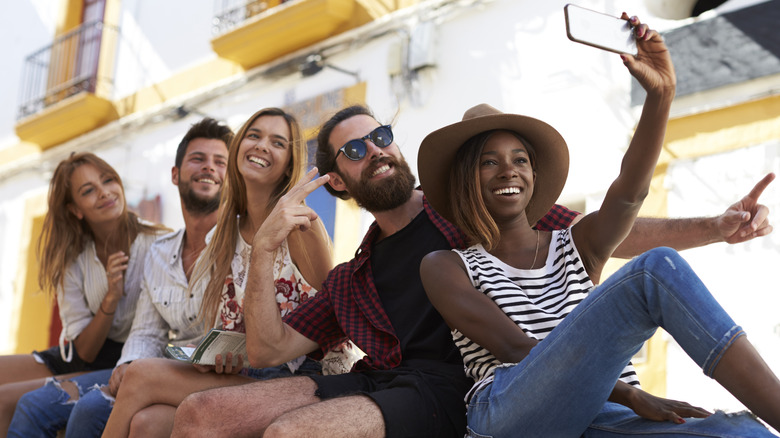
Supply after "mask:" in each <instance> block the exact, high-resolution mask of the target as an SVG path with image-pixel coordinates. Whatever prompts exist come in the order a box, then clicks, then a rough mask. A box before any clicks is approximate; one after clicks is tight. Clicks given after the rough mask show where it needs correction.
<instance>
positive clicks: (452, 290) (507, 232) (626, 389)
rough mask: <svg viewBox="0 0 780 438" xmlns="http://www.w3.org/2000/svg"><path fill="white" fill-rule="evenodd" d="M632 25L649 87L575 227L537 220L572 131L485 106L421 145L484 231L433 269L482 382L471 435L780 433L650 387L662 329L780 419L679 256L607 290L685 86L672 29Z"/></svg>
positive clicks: (657, 259)
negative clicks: (654, 343)
mask: <svg viewBox="0 0 780 438" xmlns="http://www.w3.org/2000/svg"><path fill="white" fill-rule="evenodd" d="M631 21H632V24H633V25H635V26H636V36H637V40H638V44H637V45H638V47H639V54H638V55H637V56H636V57H632V56H628V55H623V61H624V64H625V65H626V67H627V68H628V70H629V72H630V73H631V74H632V75H633V76H634V77H635V78H636V79H637V80H638V81H639V83H640V84H641V85H642V86H643V88H644V89H645V90H646V91H647V99H646V101H645V104H644V110H643V112H642V115H641V117H640V120H639V124H638V126H637V129H636V133H635V135H634V138H633V139H632V141H631V144H630V146H629V148H628V150H627V151H626V154H625V157H624V159H623V164H622V167H621V172H620V175H619V176H618V178H617V179H616V180H615V182H614V183H613V184H612V186H611V187H610V188H609V191H608V192H607V195H606V197H605V199H604V203H603V204H602V206H601V209H600V211H598V212H596V213H593V214H590V215H588V216H587V217H585V218H583V219H582V220H581V221H580V222H579V223H577V224H575V225H574V226H573V227H571V228H569V229H566V230H560V231H553V232H540V231H538V230H535V229H533V228H532V227H531V225H530V224H534V223H536V221H537V220H538V219H539V218H540V217H541V216H542V215H543V214H544V213H545V212H546V211H547V210H549V208H550V206H551V205H552V204H553V203H554V201H555V200H556V198H557V197H558V195H559V194H560V192H561V190H562V188H563V186H564V183H565V180H566V176H567V173H568V161H569V158H568V149H567V146H566V143H565V142H564V140H563V138H562V137H561V136H560V134H559V133H558V132H557V131H556V130H555V129H554V128H552V127H551V126H549V125H548V124H546V123H544V122H542V121H539V120H536V119H533V118H530V117H524V116H520V115H513V114H503V113H501V112H499V111H498V110H496V109H494V108H492V107H490V106H488V105H484V104H483V105H478V106H476V107H474V108H471V109H470V110H468V111H467V112H466V114H465V115H464V117H463V120H462V121H461V122H458V123H455V124H453V125H450V126H447V127H445V128H442V129H440V130H438V131H435V132H433V133H431V134H430V135H429V136H428V137H426V139H425V140H424V141H423V143H422V145H421V147H420V153H419V158H418V161H419V174H420V181H421V183H422V186H423V187H424V189H425V193H426V195H427V196H428V200H429V201H430V203H431V205H433V207H434V208H435V209H436V210H437V211H438V212H439V213H441V215H442V216H444V217H445V218H447V219H448V220H450V221H452V222H454V223H455V224H456V225H458V226H459V227H460V228H461V229H462V230H463V231H464V232H465V233H466V234H467V235H468V236H469V238H470V239H471V241H472V243H473V246H471V247H470V248H467V249H465V250H453V251H438V252H434V253H431V254H429V255H428V256H427V257H426V258H425V259H424V260H423V262H422V266H421V274H422V280H423V284H424V286H425V288H426V292H427V293H428V295H429V297H430V299H431V301H432V302H433V304H434V305H435V306H436V308H437V309H438V310H439V312H440V313H441V314H442V316H443V317H444V319H445V321H447V323H448V324H449V326H450V328H451V329H452V335H453V338H454V340H455V343H456V344H457V345H458V347H459V348H460V351H461V354H462V356H463V359H464V364H465V367H466V371H467V373H468V374H469V375H470V376H471V377H473V378H474V380H475V381H476V384H475V385H474V387H473V388H472V389H471V391H469V393H468V394H467V397H466V398H467V402H468V426H469V429H470V430H469V433H470V434H471V436H475V437H481V436H493V437H517V436H529V437H552V436H555V437H557V436H571V437H575V436H589V437H590V436H601V435H602V434H608V435H609V436H615V435H621V434H632V433H638V432H642V433H650V432H652V433H657V434H659V435H662V436H664V435H665V436H668V435H670V434H678V433H683V434H684V433H692V434H696V435H700V434H702V433H704V434H706V436H723V433H726V432H729V433H731V435H728V436H773V435H772V434H771V433H770V432H769V431H768V430H767V429H766V428H765V427H764V426H763V425H761V424H760V423H759V422H758V421H756V420H754V419H753V417H751V416H749V415H737V416H728V417H726V416H725V415H724V414H723V413H718V414H715V415H710V413H709V412H707V411H705V410H703V409H701V408H697V407H694V406H691V405H689V404H687V403H684V402H678V401H674V400H666V399H662V398H659V397H655V396H653V395H650V394H648V393H646V392H644V391H642V390H641V389H639V387H638V386H636V384H638V382H637V381H636V376H635V374H634V373H633V371H632V370H631V369H630V368H627V364H628V363H629V360H630V359H631V357H632V356H633V355H634V354H635V353H636V352H637V351H638V350H639V348H640V347H641V346H642V344H643V342H644V341H645V340H646V339H648V338H649V337H650V336H652V334H653V333H654V332H655V330H656V328H657V327H663V328H665V329H666V330H667V331H668V332H669V333H671V334H672V336H674V337H675V339H676V340H677V342H679V343H680V345H681V346H682V347H683V349H684V350H685V351H686V352H687V353H688V354H689V355H690V356H691V358H693V359H694V361H696V363H697V364H698V365H699V366H701V367H702V369H703V370H704V372H705V373H706V374H707V375H709V376H711V377H713V378H714V379H715V380H717V381H718V382H719V383H721V384H722V385H723V386H724V387H725V388H726V389H728V390H729V391H730V392H731V393H732V394H734V395H735V396H736V397H737V398H738V399H739V400H740V401H742V402H743V403H744V404H745V405H746V406H748V408H750V409H751V410H753V412H755V413H756V414H757V415H758V416H759V417H761V418H762V419H764V420H765V421H767V422H768V423H769V424H770V425H772V426H773V427H775V428H780V381H778V379H777V377H776V376H775V375H774V374H773V373H772V371H771V370H770V369H769V368H768V366H767V365H766V363H764V361H763V360H762V359H761V357H760V356H759V355H758V353H757V352H756V350H755V349H754V348H753V346H752V345H751V344H750V343H749V342H748V340H747V338H746V337H745V336H742V335H744V332H743V331H742V330H741V328H740V327H739V326H738V325H736V324H735V323H734V322H733V321H732V320H731V318H730V317H729V316H728V315H727V314H726V312H725V311H724V310H723V309H722V308H721V307H720V306H719V305H718V303H717V302H716V301H715V300H714V298H713V297H712V296H711V295H710V293H709V291H707V289H706V288H705V286H704V285H703V284H702V283H701V281H699V279H698V278H697V276H696V275H695V274H694V273H693V272H692V271H691V269H690V267H689V266H688V265H687V264H686V262H685V261H684V260H683V259H682V258H680V256H679V255H678V254H677V253H676V252H674V251H673V250H671V249H668V248H664V249H656V250H652V251H650V252H648V253H646V254H644V255H642V256H640V257H638V258H636V259H635V260H634V261H632V262H630V263H629V264H627V265H626V266H625V267H624V268H623V269H621V270H620V271H619V272H618V273H616V274H615V275H613V276H612V277H610V278H609V279H608V280H606V281H605V282H604V283H603V284H602V285H600V286H599V287H597V288H595V289H594V284H595V283H598V282H599V280H600V276H601V272H602V269H603V267H604V264H605V262H606V261H607V259H608V258H609V257H610V255H611V254H612V251H613V250H614V249H615V247H616V246H617V245H618V244H619V243H620V242H621V241H622V240H623V238H624V237H625V236H626V235H627V233H628V232H629V230H630V229H631V226H632V224H633V222H634V219H635V218H636V215H637V212H638V211H639V208H640V206H641V204H642V201H643V199H644V197H645V196H646V194H647V192H648V188H649V184H650V180H651V177H652V174H653V170H654V168H655V163H656V161H657V160H658V155H659V153H660V150H661V145H662V142H663V136H664V131H665V128H666V120H667V118H668V114H669V108H670V106H671V102H672V100H673V96H674V90H675V75H674V69H673V66H672V62H671V59H670V57H669V54H668V51H667V49H666V46H665V44H664V42H663V39H662V38H661V37H660V35H658V33H656V32H655V31H652V30H649V29H648V28H647V26H646V25H641V24H640V23H639V21H638V20H637V19H636V18H632V19H631ZM542 340H544V342H541V341H542ZM684 417H685V419H684ZM734 433H736V434H734ZM653 436H656V435H653Z"/></svg>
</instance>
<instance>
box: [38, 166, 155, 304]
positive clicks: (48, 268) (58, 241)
mask: <svg viewBox="0 0 780 438" xmlns="http://www.w3.org/2000/svg"><path fill="white" fill-rule="evenodd" d="M85 164H90V165H92V166H94V167H95V168H96V169H98V171H100V172H101V173H105V174H108V175H110V176H111V177H112V178H114V179H116V181H117V182H118V183H119V186H120V187H121V188H122V194H123V195H124V185H123V184H122V179H121V178H120V177H119V174H118V173H117V172H116V170H114V168H113V167H111V166H110V165H109V164H108V163H106V162H105V161H103V160H102V159H101V158H100V157H98V156H97V155H95V154H93V153H90V152H81V153H74V154H72V155H71V156H70V157H69V158H67V159H65V160H62V161H61V162H60V163H59V164H58V165H57V168H56V169H55V170H54V175H53V176H52V178H51V182H50V183H49V198H48V211H47V212H46V216H45V218H44V220H43V231H42V233H41V236H40V237H39V238H38V248H37V250H38V261H39V263H40V271H39V272H38V284H39V285H40V287H41V289H42V290H44V291H46V292H48V293H53V292H54V291H56V290H57V288H58V287H60V286H62V282H63V279H64V278H65V270H66V269H67V268H68V266H70V264H71V263H73V262H74V261H75V260H76V257H78V255H79V254H81V252H82V251H84V246H85V245H86V243H87V241H88V240H89V239H92V240H94V238H95V236H94V234H93V233H92V229H91V228H90V227H89V224H87V221H86V220H85V219H79V218H77V217H76V216H75V215H74V214H73V213H71V212H70V209H69V208H68V205H69V204H72V203H73V202H74V200H73V196H72V194H71V188H72V187H71V180H70V179H71V175H73V172H74V171H75V170H76V168H78V167H79V166H82V165H85ZM122 198H123V200H124V196H123V197H122ZM123 202H124V204H123V207H122V214H121V215H120V217H119V218H118V220H117V226H116V228H114V232H115V233H117V234H118V236H119V241H120V242H123V245H122V250H123V251H124V252H125V254H130V245H131V244H132V242H133V241H134V240H135V238H136V236H137V235H138V234H139V233H158V232H160V231H163V230H167V228H165V227H163V226H162V225H157V224H147V223H141V222H139V221H138V216H136V215H135V213H133V212H131V211H130V210H128V208H127V201H123Z"/></svg>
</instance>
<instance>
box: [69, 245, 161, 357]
mask: <svg viewBox="0 0 780 438" xmlns="http://www.w3.org/2000/svg"><path fill="white" fill-rule="evenodd" d="M157 237H158V234H150V233H140V234H138V236H136V238H135V240H134V241H133V243H132V245H130V259H129V260H128V262H127V270H126V271H125V273H124V278H125V285H124V286H125V289H124V292H125V295H124V296H123V297H122V298H121V299H120V300H119V304H118V305H117V308H116V311H115V313H114V317H113V320H112V322H111V328H110V329H109V331H108V338H109V339H111V340H113V341H116V342H124V341H125V339H127V336H128V334H129V333H130V326H131V325H132V322H133V317H134V316H135V308H136V303H137V301H138V296H139V295H140V293H141V276H142V274H143V272H142V270H143V267H144V261H145V260H146V254H147V252H148V251H149V248H150V247H151V245H152V242H154V241H155V240H156V239H157ZM107 293H108V279H107V278H106V268H105V267H104V266H103V264H102V263H101V262H100V260H99V259H98V256H97V252H96V251H95V242H94V241H93V240H89V241H88V242H87V243H86V245H85V247H84V250H83V251H82V252H81V254H79V255H78V257H77V258H76V260H75V261H74V262H73V263H71V265H70V266H69V267H68V269H67V270H66V271H65V278H64V280H63V284H62V286H61V287H58V288H57V305H58V306H59V308H60V319H61V320H62V332H61V334H60V351H61V352H62V354H63V358H64V359H65V360H66V361H70V357H72V350H71V349H70V348H68V350H69V351H68V352H67V353H66V352H65V351H66V350H65V345H64V343H65V340H67V341H68V342H72V341H73V340H74V339H76V337H78V335H79V334H81V332H82V331H83V330H84V328H85V327H86V326H87V325H89V323H90V321H92V318H93V317H94V316H95V314H97V313H98V311H99V309H100V304H101V303H102V302H103V298H104V297H105V296H106V294H107ZM70 345H72V344H68V346H69V347H70ZM66 357H67V358H66Z"/></svg>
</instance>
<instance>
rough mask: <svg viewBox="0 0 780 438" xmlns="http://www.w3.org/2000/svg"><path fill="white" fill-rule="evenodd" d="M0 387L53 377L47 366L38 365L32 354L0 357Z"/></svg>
mask: <svg viewBox="0 0 780 438" xmlns="http://www.w3.org/2000/svg"><path fill="white" fill-rule="evenodd" d="M0 371H2V372H0V385H5V384H6V383H13V382H23V381H25V380H33V379H40V378H42V377H51V376H52V374H51V371H49V368H47V367H46V365H44V364H42V363H38V361H36V360H35V358H34V357H33V355H32V354H14V355H10V356H0Z"/></svg>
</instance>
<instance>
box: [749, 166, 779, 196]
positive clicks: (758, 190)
mask: <svg viewBox="0 0 780 438" xmlns="http://www.w3.org/2000/svg"><path fill="white" fill-rule="evenodd" d="M774 179H775V174H774V173H771V172H770V173H768V174H767V175H766V176H765V177H763V178H761V181H759V182H758V183H757V184H756V186H755V187H753V190H751V191H750V193H748V197H749V198H752V199H754V200H757V199H758V198H759V197H761V194H762V193H764V190H765V189H766V188H767V187H768V186H769V183H771V182H772V181H774Z"/></svg>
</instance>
